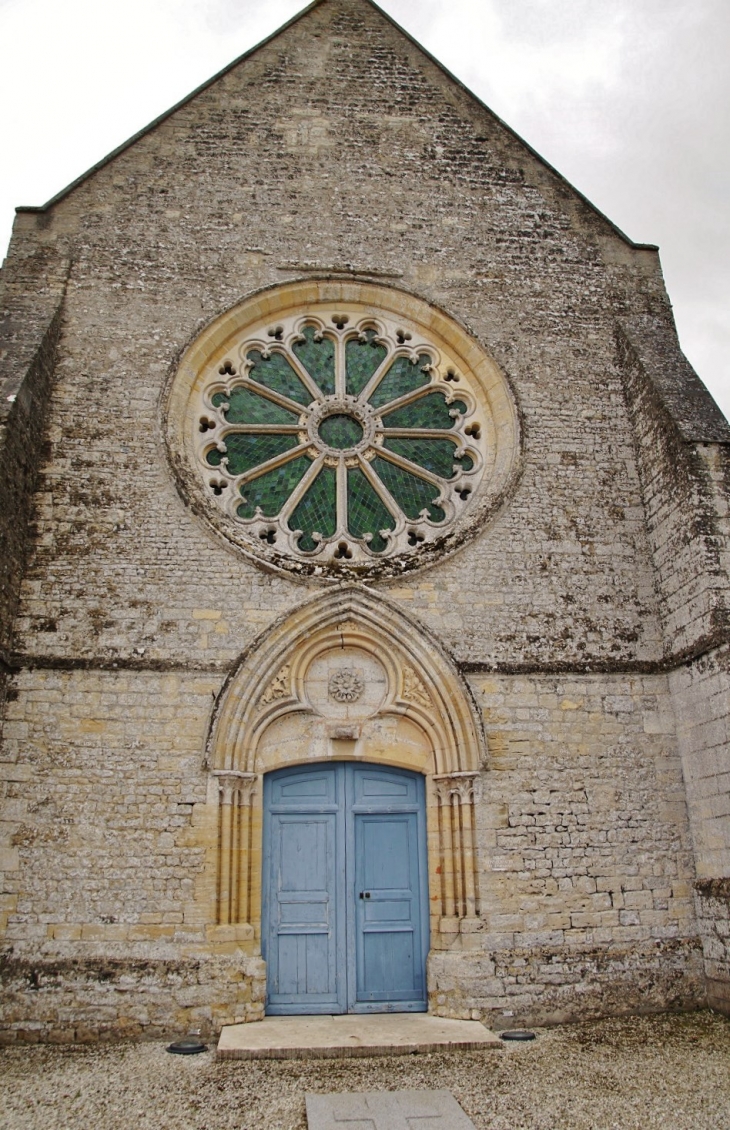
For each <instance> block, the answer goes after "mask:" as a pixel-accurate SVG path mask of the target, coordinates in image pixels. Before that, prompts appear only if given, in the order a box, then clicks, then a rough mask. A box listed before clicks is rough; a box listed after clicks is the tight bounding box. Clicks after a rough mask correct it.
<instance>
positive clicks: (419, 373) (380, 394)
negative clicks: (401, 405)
mask: <svg viewBox="0 0 730 1130" xmlns="http://www.w3.org/2000/svg"><path fill="white" fill-rule="evenodd" d="M430 364H431V358H430V357H429V356H428V354H427V353H422V354H421V355H420V357H419V358H418V360H417V361H415V362H414V361H411V360H410V358H409V357H396V359H395V361H394V362H393V364H392V365H391V366H390V368H389V369H388V372H387V373H386V374H385V376H384V377H383V379H382V381H381V382H380V384H379V385H378V387H377V388H376V390H375V392H374V393H373V395H372V396H371V397H370V403H371V404H372V406H373V408H381V407H382V406H383V404H389V403H390V401H391V400H397V399H398V397H399V396H405V395H406V393H407V392H413V390H414V388H420V387H421V385H425V384H428V382H429V380H430V379H431V378H430V376H429V374H428V373H424V371H423V369H424V366H425V365H430Z"/></svg>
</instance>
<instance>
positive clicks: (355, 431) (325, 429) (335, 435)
mask: <svg viewBox="0 0 730 1130" xmlns="http://www.w3.org/2000/svg"><path fill="white" fill-rule="evenodd" d="M319 437H320V439H321V440H322V442H323V443H326V444H327V446H328V447H334V448H336V450H337V451H346V450H347V449H348V447H354V446H355V445H356V444H358V443H359V442H360V440H361V439H362V437H363V430H362V424H359V423H358V422H357V420H355V419H353V417H352V416H346V415H344V413H338V414H337V415H336V416H328V417H327V418H326V419H325V420H323V421H322V423H321V424H320V425H319Z"/></svg>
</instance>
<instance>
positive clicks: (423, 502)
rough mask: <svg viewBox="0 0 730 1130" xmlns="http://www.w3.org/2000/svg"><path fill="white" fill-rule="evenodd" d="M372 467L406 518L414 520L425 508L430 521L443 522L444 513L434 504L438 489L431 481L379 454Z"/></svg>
mask: <svg viewBox="0 0 730 1130" xmlns="http://www.w3.org/2000/svg"><path fill="white" fill-rule="evenodd" d="M372 468H373V470H374V471H375V473H376V475H378V476H379V477H380V479H381V480H382V482H383V484H384V485H385V486H386V487H387V489H388V490H389V491H390V493H391V494H392V496H393V498H394V499H395V501H396V502H397V503H398V505H399V506H400V508H401V510H402V511H403V513H404V514H405V515H406V517H407V518H410V519H411V521H414V522H415V520H416V519H417V518H418V517H420V514H421V511H422V510H427V511H428V516H429V518H430V519H431V521H432V522H443V520H444V518H445V517H446V515H445V513H444V511H443V510H442V509H441V507H440V506H436V505H435V500H436V499H437V498H438V495H439V490H438V487H436V486H434V485H433V483H427V482H425V481H424V480H423V479H420V478H418V477H417V476H416V475H412V474H411V472H410V471H404V470H403V469H402V468H401V467H396V465H395V463H390V462H389V461H388V460H387V459H382V458H381V457H380V456H378V457H377V458H376V459H373V462H372Z"/></svg>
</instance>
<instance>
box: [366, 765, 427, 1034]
mask: <svg viewBox="0 0 730 1130" xmlns="http://www.w3.org/2000/svg"><path fill="white" fill-rule="evenodd" d="M348 768H349V770H350V772H349V774H348V778H347V797H348V801H349V804H348V812H349V813H350V814H351V819H350V821H349V822H348V829H347V830H348V833H349V834H348V859H351V860H352V871H353V879H354V892H353V893H354V895H355V897H354V899H352V900H351V903H350V907H348V909H350V908H351V907H352V906H354V915H352V912H351V919H352V918H354V931H353V930H351V931H350V932H351V933H353V934H354V937H353V943H354V944H351V945H350V947H349V949H348V959H349V965H350V968H349V977H348V989H349V994H348V996H349V1000H348V1004H349V1011H350V1012H406V1011H408V1012H420V1011H423V1010H424V1009H425V1008H426V953H427V944H426V943H427V921H426V919H425V913H424V911H425V909H426V907H427V906H428V895H427V890H426V867H425V858H426V857H425V839H426V828H425V810H424V809H425V806H424V782H423V777H421V776H419V775H418V774H416V773H408V772H404V771H403V770H398V769H385V768H383V767H381V766H372V765H356V764H354V765H351V766H349V767H348Z"/></svg>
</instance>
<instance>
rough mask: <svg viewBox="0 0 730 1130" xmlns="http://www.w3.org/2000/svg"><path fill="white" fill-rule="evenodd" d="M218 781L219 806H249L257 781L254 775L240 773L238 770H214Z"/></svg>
mask: <svg viewBox="0 0 730 1130" xmlns="http://www.w3.org/2000/svg"><path fill="white" fill-rule="evenodd" d="M213 776H214V777H215V778H216V779H217V781H218V790H219V795H220V802H221V804H250V803H251V800H252V798H253V794H254V791H255V789H254V786H255V784H256V781H257V775H256V773H242V772H240V770H238V769H214V770H213Z"/></svg>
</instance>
